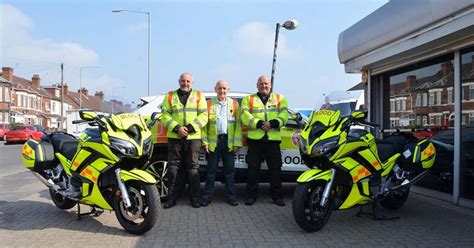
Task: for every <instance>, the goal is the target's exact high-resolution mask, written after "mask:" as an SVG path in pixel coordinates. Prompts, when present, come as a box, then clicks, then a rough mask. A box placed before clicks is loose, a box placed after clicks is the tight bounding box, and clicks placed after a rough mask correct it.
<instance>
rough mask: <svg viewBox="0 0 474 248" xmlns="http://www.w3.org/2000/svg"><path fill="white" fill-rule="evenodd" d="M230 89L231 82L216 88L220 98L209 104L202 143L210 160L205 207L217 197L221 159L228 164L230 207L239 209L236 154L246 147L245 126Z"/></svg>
mask: <svg viewBox="0 0 474 248" xmlns="http://www.w3.org/2000/svg"><path fill="white" fill-rule="evenodd" d="M229 89H230V88H229V84H228V83H227V81H225V80H219V81H217V83H216V86H215V87H214V90H215V91H216V93H217V97H216V98H212V99H209V100H207V111H208V122H207V126H206V127H205V128H204V129H203V130H202V141H203V144H204V148H205V150H206V153H207V154H208V155H209V156H208V161H207V167H206V172H207V176H206V186H205V187H204V192H203V196H202V200H203V201H202V205H203V206H207V205H209V204H210V203H211V200H212V196H213V195H214V182H215V178H216V170H217V164H218V163H219V159H220V158H222V163H223V164H224V174H225V192H226V195H227V203H228V204H230V205H231V206H237V205H238V203H237V199H236V194H235V178H234V177H235V163H234V154H235V153H238V151H239V148H241V147H242V124H241V122H240V113H239V105H238V102H237V100H235V99H231V98H229V97H227V93H228V92H229Z"/></svg>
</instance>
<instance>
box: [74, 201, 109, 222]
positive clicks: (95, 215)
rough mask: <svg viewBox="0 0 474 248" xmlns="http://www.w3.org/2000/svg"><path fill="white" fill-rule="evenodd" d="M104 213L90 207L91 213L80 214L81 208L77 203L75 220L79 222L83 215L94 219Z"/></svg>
mask: <svg viewBox="0 0 474 248" xmlns="http://www.w3.org/2000/svg"><path fill="white" fill-rule="evenodd" d="M103 213H104V211H102V210H97V209H96V208H95V207H94V206H92V207H91V211H90V212H87V213H81V207H80V204H79V202H78V203H77V218H76V220H77V221H79V220H81V216H84V215H94V217H99V216H100V215H101V214H103Z"/></svg>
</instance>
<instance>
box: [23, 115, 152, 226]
mask: <svg viewBox="0 0 474 248" xmlns="http://www.w3.org/2000/svg"><path fill="white" fill-rule="evenodd" d="M79 115H80V118H81V120H76V121H73V123H74V124H77V123H83V122H87V123H89V125H91V126H93V127H92V128H87V129H86V130H85V131H84V132H83V133H82V134H81V136H80V138H79V139H76V137H75V136H73V135H70V134H68V133H64V132H53V133H51V134H48V135H45V136H43V138H42V139H41V141H36V140H33V139H30V140H28V141H27V142H26V143H25V144H24V145H23V148H22V161H23V164H24V165H25V167H26V168H28V169H30V170H31V171H32V172H33V174H34V175H35V176H36V177H37V178H38V179H39V180H40V181H41V182H42V183H44V184H45V185H46V186H47V187H48V188H49V193H50V196H51V199H52V201H53V203H54V204H55V205H56V207H58V208H60V209H71V208H73V207H74V206H75V205H76V204H77V219H78V220H79V219H80V218H81V216H83V215H89V214H93V215H95V216H99V215H100V214H101V213H103V211H104V210H110V211H114V212H115V215H116V217H117V219H118V221H119V222H120V224H121V225H122V227H123V228H124V229H125V230H126V231H128V232H130V233H134V234H143V233H145V232H147V231H149V230H150V229H151V228H152V227H153V226H154V225H155V223H156V221H157V218H158V210H159V208H160V196H159V193H158V190H157V188H156V186H155V184H156V179H155V178H154V177H153V176H152V175H151V174H150V173H149V172H147V171H146V170H147V166H148V163H149V162H148V161H149V159H150V157H151V155H152V150H153V144H152V140H151V131H150V128H151V127H152V126H153V125H154V123H155V122H156V115H157V113H154V114H153V115H152V117H151V118H150V120H149V121H148V123H146V121H145V119H143V117H142V116H140V115H137V114H129V113H126V114H119V115H110V116H104V115H100V114H97V113H96V112H94V111H85V110H84V111H82V110H81V111H80V112H79ZM80 204H84V205H89V206H91V211H90V212H88V213H81V211H80Z"/></svg>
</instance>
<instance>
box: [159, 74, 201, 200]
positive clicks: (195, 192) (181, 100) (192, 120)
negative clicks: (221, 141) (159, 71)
mask: <svg viewBox="0 0 474 248" xmlns="http://www.w3.org/2000/svg"><path fill="white" fill-rule="evenodd" d="M178 83H179V89H178V90H175V91H170V92H168V94H166V96H165V99H164V100H163V104H162V107H161V108H162V113H163V115H162V118H161V123H162V124H163V125H164V126H165V127H166V129H167V130H168V131H167V137H168V166H169V167H168V183H169V185H168V186H169V187H168V189H169V191H168V200H167V201H166V202H165V204H164V205H163V207H164V208H171V207H173V206H174V205H176V198H177V195H178V192H176V190H175V187H176V185H177V184H178V185H179V184H184V182H181V181H180V180H181V177H178V171H179V170H180V169H185V170H186V173H187V176H188V182H189V189H190V196H191V197H190V199H191V206H192V207H193V208H199V207H200V206H201V203H200V199H199V193H200V183H201V181H200V178H199V171H198V169H199V164H198V158H199V150H200V149H201V144H202V143H201V129H202V128H204V126H206V124H207V119H208V118H207V108H206V99H205V97H204V95H203V93H202V92H201V91H198V90H194V89H192V85H193V76H192V75H191V74H190V73H188V72H185V73H182V74H181V75H180V76H179V80H178Z"/></svg>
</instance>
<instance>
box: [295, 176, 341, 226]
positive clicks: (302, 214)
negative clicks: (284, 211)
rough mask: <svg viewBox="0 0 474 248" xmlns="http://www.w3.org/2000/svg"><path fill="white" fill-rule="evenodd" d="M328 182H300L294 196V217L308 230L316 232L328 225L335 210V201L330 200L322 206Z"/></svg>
mask: <svg viewBox="0 0 474 248" xmlns="http://www.w3.org/2000/svg"><path fill="white" fill-rule="evenodd" d="M325 185H326V182H313V183H300V184H298V185H297V186H296V189H295V194H294V196H293V204H292V205H293V206H292V207H293V217H294V218H295V220H296V223H297V224H298V226H300V227H301V228H302V229H303V230H305V231H307V232H316V231H319V230H320V229H321V228H323V227H324V225H326V223H327V222H328V220H329V217H331V213H332V211H333V208H334V206H333V202H332V200H331V199H329V200H328V202H327V203H326V205H325V206H320V202H321V198H322V195H323V191H324V186H325Z"/></svg>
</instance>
